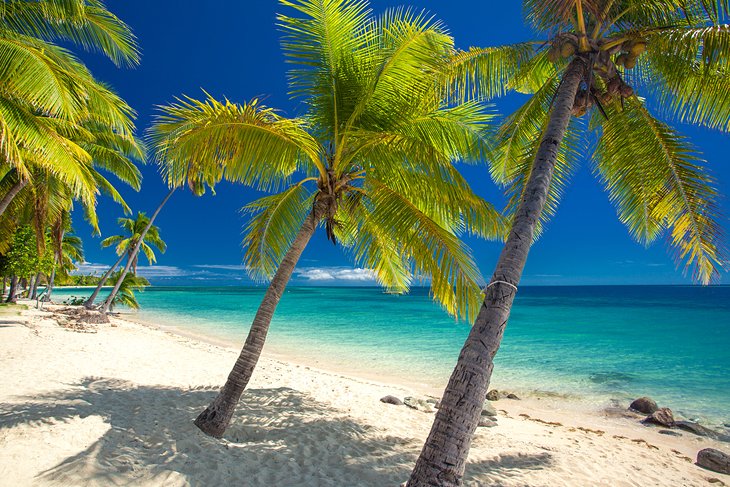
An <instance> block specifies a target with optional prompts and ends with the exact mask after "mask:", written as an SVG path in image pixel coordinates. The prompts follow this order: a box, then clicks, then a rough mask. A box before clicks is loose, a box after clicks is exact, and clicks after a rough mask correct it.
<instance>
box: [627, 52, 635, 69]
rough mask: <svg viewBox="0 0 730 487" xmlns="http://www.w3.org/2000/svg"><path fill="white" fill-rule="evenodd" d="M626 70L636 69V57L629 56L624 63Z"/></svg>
mask: <svg viewBox="0 0 730 487" xmlns="http://www.w3.org/2000/svg"><path fill="white" fill-rule="evenodd" d="M624 67H625V68H626V69H634V68H635V67H636V56H634V55H631V54H629V56H628V57H627V58H626V62H625V63H624Z"/></svg>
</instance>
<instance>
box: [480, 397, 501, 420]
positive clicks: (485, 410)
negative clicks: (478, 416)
mask: <svg viewBox="0 0 730 487" xmlns="http://www.w3.org/2000/svg"><path fill="white" fill-rule="evenodd" d="M482 416H488V417H490V418H496V417H497V410H496V409H494V406H492V405H491V404H489V402H486V401H485V402H484V405H483V406H482Z"/></svg>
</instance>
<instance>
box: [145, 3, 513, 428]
mask: <svg viewBox="0 0 730 487" xmlns="http://www.w3.org/2000/svg"><path fill="white" fill-rule="evenodd" d="M281 4H282V5H284V6H287V7H291V8H292V9H294V10H295V11H296V12H297V14H299V15H301V17H291V16H287V15H280V16H279V17H278V20H279V25H280V26H281V28H282V30H283V32H284V39H283V46H284V52H285V55H286V57H287V60H288V62H290V63H291V64H292V65H293V66H294V68H293V69H292V71H291V73H290V77H289V79H290V86H291V93H292V95H294V96H295V97H297V98H299V99H302V100H303V101H304V102H305V105H306V106H307V107H308V110H307V113H306V115H305V116H303V117H301V118H294V119H291V118H284V117H282V116H280V115H279V114H278V113H276V112H275V111H274V110H272V109H271V108H267V107H265V106H263V105H262V104H261V103H260V102H259V101H258V100H253V101H251V102H249V103H244V104H235V103H232V102H229V101H227V100H226V101H224V102H219V101H217V100H215V99H213V98H212V97H208V98H206V99H205V100H202V101H198V100H193V99H190V98H188V99H186V100H184V101H179V102H178V103H176V104H173V105H170V106H167V107H163V109H162V110H163V114H162V115H161V116H160V118H159V120H158V121H157V122H156V124H155V125H154V127H153V132H152V138H153V141H154V145H155V149H156V151H157V154H158V161H159V162H160V163H161V164H162V166H163V169H164V174H165V175H166V176H167V178H168V180H169V182H170V185H172V186H177V185H180V184H182V182H183V181H187V182H188V183H189V184H190V185H191V187H193V188H194V189H196V190H198V191H200V190H201V189H202V186H203V185H204V184H208V185H213V184H215V183H216V182H217V181H218V180H220V179H221V178H226V179H228V180H231V181H238V182H242V183H244V184H248V185H252V186H255V187H257V188H259V189H263V190H275V191H276V192H275V193H274V194H272V195H269V196H265V197H263V198H261V199H259V200H257V201H255V202H253V203H250V204H249V205H247V206H246V207H245V208H244V210H245V211H246V212H247V213H248V214H249V215H250V220H249V222H248V225H247V227H246V230H245V235H246V236H245V238H244V242H243V243H244V247H245V249H246V251H245V263H246V266H247V268H248V269H250V272H251V273H252V274H253V275H254V277H258V278H265V279H271V281H270V284H269V287H268V289H267V291H266V294H265V296H264V298H263V301H262V303H261V305H260V307H259V309H258V311H257V313H256V316H255V318H254V320H253V323H252V325H251V329H250V331H249V334H248V338H247V339H246V343H245V345H244V347H243V349H242V351H241V354H240V356H239V358H238V360H237V361H236V363H235V365H234V367H233V370H232V371H231V373H230V375H229V377H228V380H227V381H226V383H225V385H224V386H223V388H222V389H221V391H220V394H219V395H218V396H217V397H216V398H215V400H214V401H213V402H212V403H211V404H210V406H208V408H207V409H206V410H205V411H203V412H202V413H201V414H200V415H199V416H198V418H197V419H196V421H195V424H196V425H197V426H198V427H199V428H200V429H201V430H203V431H204V432H205V433H208V434H210V435H213V436H221V435H222V434H223V432H224V431H225V429H226V428H227V426H228V424H229V422H230V420H231V417H232V415H233V412H234V409H235V406H236V404H237V402H238V400H239V398H240V396H241V394H242V393H243V391H244V389H245V388H246V386H247V384H248V381H249V379H250V377H251V374H252V373H253V370H254V368H255V366H256V363H257V361H258V359H259V356H260V354H261V350H262V348H263V346H264V341H265V339H266V335H267V333H268V329H269V325H270V323H271V318H272V316H273V314H274V311H275V309H276V306H277V304H278V302H279V300H280V298H281V296H282V294H283V292H284V288H285V287H286V285H287V283H288V281H289V279H290V277H291V275H292V272H293V270H294V268H295V266H296V264H297V261H298V260H299V258H300V256H301V255H302V252H303V251H304V249H305V247H306V246H307V244H308V242H309V240H310V238H311V237H312V235H313V234H314V233H315V231H316V229H317V228H318V227H319V226H323V227H324V230H325V232H326V235H327V237H328V238H329V239H330V240H331V241H332V242H333V243H336V244H338V245H340V246H341V247H342V248H343V249H345V250H346V251H347V252H348V253H349V254H350V256H351V257H352V258H353V260H354V261H355V262H356V263H357V264H358V265H361V266H364V267H367V268H369V269H372V270H373V273H374V276H375V277H376V279H377V281H378V282H379V283H380V284H381V285H383V286H385V287H387V288H388V289H390V290H394V291H396V292H405V291H406V290H407V289H408V288H409V285H410V284H411V282H412V281H413V279H414V277H415V276H426V277H428V278H429V279H430V286H431V291H432V294H433V296H434V298H435V299H436V300H438V301H439V302H440V303H442V304H443V306H444V307H445V308H446V310H447V311H449V312H450V313H453V314H455V315H461V316H469V315H470V314H471V313H474V312H475V311H476V310H477V309H478V304H479V302H480V301H481V290H480V287H479V284H478V282H479V281H480V276H479V273H478V270H477V268H476V266H475V264H474V262H473V259H472V257H471V255H470V252H469V250H468V249H467V248H466V247H465V246H464V245H463V244H462V243H461V242H460V241H459V239H458V238H457V234H459V233H463V232H471V233H474V234H478V235H481V236H484V237H489V238H499V237H501V236H502V232H503V228H502V225H501V218H500V216H499V214H498V213H497V212H495V211H494V209H493V208H492V207H491V206H490V205H489V204H488V203H487V202H485V201H484V200H482V199H481V198H479V197H478V196H476V195H475V194H474V193H472V191H471V189H470V188H469V186H468V184H467V183H466V181H465V180H464V179H463V178H462V177H461V176H460V174H459V173H458V172H457V170H456V169H455V167H454V162H456V161H478V160H480V159H481V157H482V156H483V154H484V153H485V151H486V149H487V136H488V131H487V126H488V123H489V121H490V119H491V116H490V115H489V114H488V113H486V112H485V109H484V106H482V105H481V104H479V103H475V102H468V103H460V102H454V103H449V102H448V101H447V100H446V93H447V91H446V89H447V83H446V81H447V78H446V74H447V72H448V70H449V67H450V63H451V62H452V60H453V56H454V54H455V52H456V51H455V48H454V44H453V39H452V38H451V36H449V35H448V34H447V33H446V31H445V29H444V27H443V26H442V25H441V24H440V23H439V22H436V21H433V20H431V19H429V18H427V17H425V16H423V15H420V14H416V13H414V12H412V11H410V10H407V9H399V10H393V11H389V12H388V13H386V14H384V15H382V16H380V17H377V18H376V17H374V16H372V15H371V13H370V10H369V9H368V5H367V3H366V2H364V1H359V0H326V1H321V0H297V1H287V0H282V1H281ZM295 175H296V176H297V179H296V180H293V177H294V176H295ZM294 181H296V182H294Z"/></svg>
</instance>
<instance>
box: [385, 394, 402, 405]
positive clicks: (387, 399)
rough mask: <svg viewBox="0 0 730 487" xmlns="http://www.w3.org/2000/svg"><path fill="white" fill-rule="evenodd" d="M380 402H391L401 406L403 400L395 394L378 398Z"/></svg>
mask: <svg viewBox="0 0 730 487" xmlns="http://www.w3.org/2000/svg"><path fill="white" fill-rule="evenodd" d="M380 402H384V403H385V404H392V405H394V406H402V405H403V401H401V400H400V399H398V398H397V397H395V396H385V397H381V398H380Z"/></svg>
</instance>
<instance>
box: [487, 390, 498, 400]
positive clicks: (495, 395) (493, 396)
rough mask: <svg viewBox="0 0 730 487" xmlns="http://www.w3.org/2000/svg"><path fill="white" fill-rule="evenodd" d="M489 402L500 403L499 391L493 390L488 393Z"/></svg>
mask: <svg viewBox="0 0 730 487" xmlns="http://www.w3.org/2000/svg"><path fill="white" fill-rule="evenodd" d="M487 401H499V391H498V390H497V389H492V390H491V391H489V392H487Z"/></svg>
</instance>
